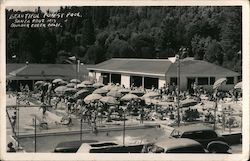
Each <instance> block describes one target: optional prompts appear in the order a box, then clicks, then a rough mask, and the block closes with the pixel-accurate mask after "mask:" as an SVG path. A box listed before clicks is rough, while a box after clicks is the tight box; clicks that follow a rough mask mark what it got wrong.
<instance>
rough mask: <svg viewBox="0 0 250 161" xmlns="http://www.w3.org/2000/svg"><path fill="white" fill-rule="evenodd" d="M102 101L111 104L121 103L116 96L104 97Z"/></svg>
mask: <svg viewBox="0 0 250 161" xmlns="http://www.w3.org/2000/svg"><path fill="white" fill-rule="evenodd" d="M100 101H101V102H103V103H107V104H110V105H118V104H119V102H118V101H117V100H116V99H115V98H114V97H111V96H106V97H102V98H101V99H100Z"/></svg>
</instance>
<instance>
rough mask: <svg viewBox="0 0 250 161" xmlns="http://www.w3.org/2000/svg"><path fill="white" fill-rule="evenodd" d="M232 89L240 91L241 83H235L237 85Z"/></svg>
mask: <svg viewBox="0 0 250 161" xmlns="http://www.w3.org/2000/svg"><path fill="white" fill-rule="evenodd" d="M234 89H242V82H239V83H237V84H236V85H235V86H234Z"/></svg>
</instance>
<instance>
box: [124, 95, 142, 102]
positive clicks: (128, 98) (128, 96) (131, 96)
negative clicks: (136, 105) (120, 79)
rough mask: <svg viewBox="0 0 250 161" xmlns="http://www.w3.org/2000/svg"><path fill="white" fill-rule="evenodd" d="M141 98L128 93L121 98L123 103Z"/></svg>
mask: <svg viewBox="0 0 250 161" xmlns="http://www.w3.org/2000/svg"><path fill="white" fill-rule="evenodd" d="M138 98H139V97H138V96H137V95H134V94H131V93H128V94H126V95H125V96H123V97H122V98H121V100H122V101H130V100H132V99H138Z"/></svg>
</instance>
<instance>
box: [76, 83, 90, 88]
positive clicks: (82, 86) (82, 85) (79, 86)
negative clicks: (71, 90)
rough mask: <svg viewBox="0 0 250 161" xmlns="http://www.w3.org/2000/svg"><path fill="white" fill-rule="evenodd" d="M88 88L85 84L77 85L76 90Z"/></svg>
mask: <svg viewBox="0 0 250 161" xmlns="http://www.w3.org/2000/svg"><path fill="white" fill-rule="evenodd" d="M85 87H87V86H86V85H85V84H77V85H76V88H85Z"/></svg>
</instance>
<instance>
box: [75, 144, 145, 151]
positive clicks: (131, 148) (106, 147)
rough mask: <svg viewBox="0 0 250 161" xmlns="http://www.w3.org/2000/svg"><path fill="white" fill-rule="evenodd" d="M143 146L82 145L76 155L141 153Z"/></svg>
mask: <svg viewBox="0 0 250 161" xmlns="http://www.w3.org/2000/svg"><path fill="white" fill-rule="evenodd" d="M143 146H144V144H134V145H119V144H116V143H114V142H98V143H83V144H82V145H81V147H80V148H79V149H78V151H77V153H141V152H142V148H143Z"/></svg>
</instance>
